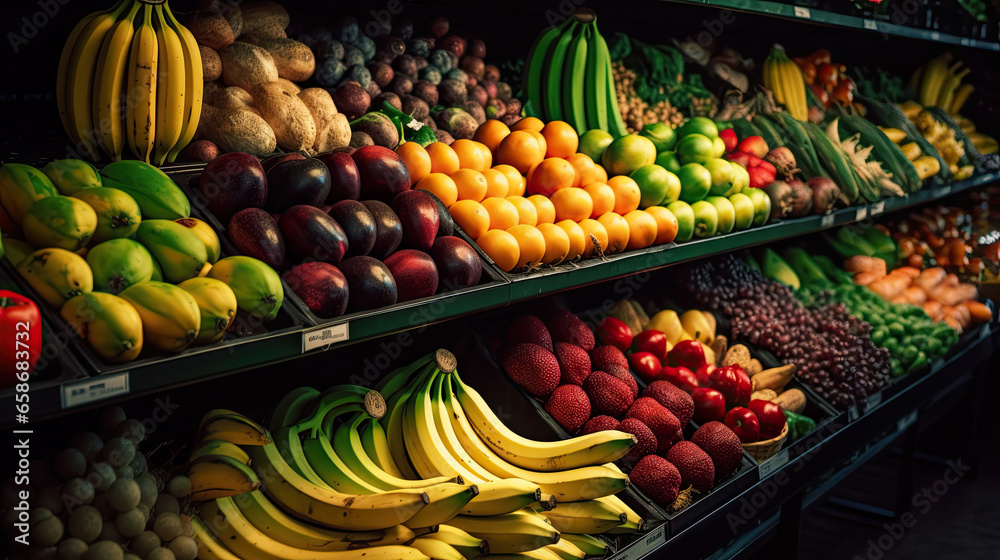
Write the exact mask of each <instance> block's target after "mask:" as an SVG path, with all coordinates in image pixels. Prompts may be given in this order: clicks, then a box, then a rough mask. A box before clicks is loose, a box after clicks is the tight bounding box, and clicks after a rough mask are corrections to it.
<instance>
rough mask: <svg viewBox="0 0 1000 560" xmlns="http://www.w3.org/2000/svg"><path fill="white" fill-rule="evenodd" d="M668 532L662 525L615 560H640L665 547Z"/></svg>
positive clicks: (617, 555) (643, 536)
mask: <svg viewBox="0 0 1000 560" xmlns="http://www.w3.org/2000/svg"><path fill="white" fill-rule="evenodd" d="M666 533H667V531H666V528H665V526H664V525H660V526H659V527H657V528H656V529H653V530H652V531H650V532H649V533H647V534H645V535H642V536H640V537H639V540H638V541H636V542H635V544H633V545H632V546H630V547H628V548H626V549H625V550H623V551H621V552H619V553H618V554H615V555H614V557H613V558H614V559H615V560H639V558H642V557H643V556H646V555H647V554H649V553H650V552H653V551H654V550H656V549H657V548H660V547H661V546H663V543H665V542H667V534H666Z"/></svg>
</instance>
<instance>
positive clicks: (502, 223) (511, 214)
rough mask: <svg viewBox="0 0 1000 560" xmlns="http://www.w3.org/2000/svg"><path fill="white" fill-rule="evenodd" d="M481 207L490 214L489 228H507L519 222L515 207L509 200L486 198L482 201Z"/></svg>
mask: <svg viewBox="0 0 1000 560" xmlns="http://www.w3.org/2000/svg"><path fill="white" fill-rule="evenodd" d="M483 208H485V209H486V212H487V213H489V215H490V229H502V230H507V229H509V228H512V227H514V226H516V225H517V224H518V223H520V215H519V214H518V212H517V207H516V206H514V203H512V202H511V201H509V200H505V199H503V198H487V199H486V200H484V201H483Z"/></svg>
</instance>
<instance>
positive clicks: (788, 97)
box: [764, 45, 809, 122]
mask: <svg viewBox="0 0 1000 560" xmlns="http://www.w3.org/2000/svg"><path fill="white" fill-rule="evenodd" d="M764 87H766V88H767V89H769V90H771V92H772V93H774V99H775V100H776V101H777V102H778V103H781V104H782V105H784V106H785V108H786V109H788V114H790V115H791V116H792V117H794V118H795V120H797V121H803V122H804V121H806V120H808V118H809V108H808V105H807V104H806V82H805V78H804V77H803V76H802V70H801V69H799V67H798V65H797V64H795V62H793V61H792V59H790V58H788V55H787V54H785V49H784V47H782V46H781V45H774V46H773V47H771V53H770V54H768V56H767V58H766V59H764Z"/></svg>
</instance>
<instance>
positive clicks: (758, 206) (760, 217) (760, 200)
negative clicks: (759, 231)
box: [744, 188, 771, 226]
mask: <svg viewBox="0 0 1000 560" xmlns="http://www.w3.org/2000/svg"><path fill="white" fill-rule="evenodd" d="M744 192H745V193H746V195H747V196H749V197H750V201H751V202H753V225H755V226H762V225H764V224H766V223H767V219H768V218H769V217H771V199H770V198H769V197H768V196H767V193H766V192H764V191H763V190H761V189H750V188H747V189H744Z"/></svg>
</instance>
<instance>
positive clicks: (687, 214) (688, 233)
mask: <svg viewBox="0 0 1000 560" xmlns="http://www.w3.org/2000/svg"><path fill="white" fill-rule="evenodd" d="M667 210H670V213H671V214H673V215H674V217H675V218H677V235H676V236H674V241H690V240H691V237H692V236H694V210H692V209H691V205H690V204H688V203H687V202H684V201H683V200H678V201H676V202H671V203H670V204H668V205H667Z"/></svg>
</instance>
